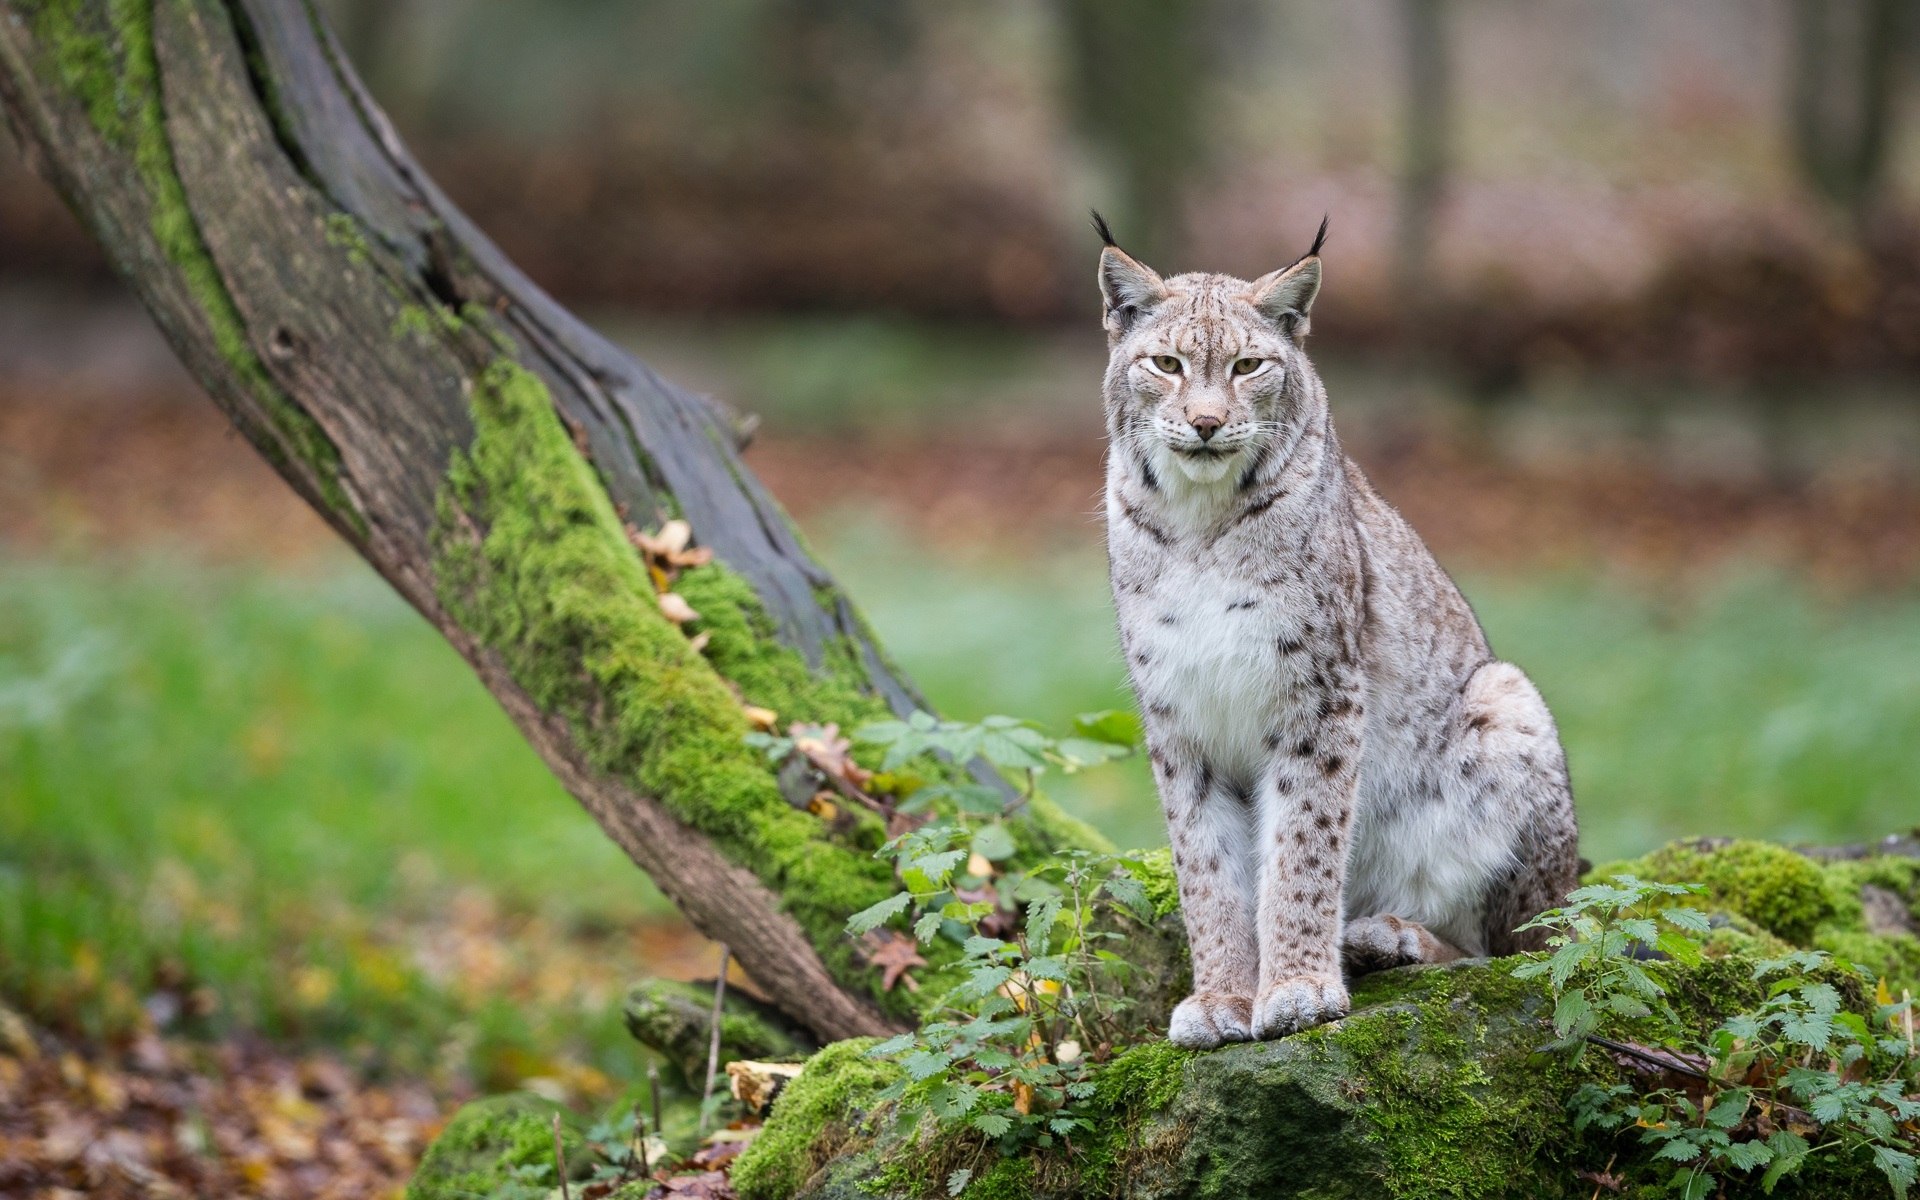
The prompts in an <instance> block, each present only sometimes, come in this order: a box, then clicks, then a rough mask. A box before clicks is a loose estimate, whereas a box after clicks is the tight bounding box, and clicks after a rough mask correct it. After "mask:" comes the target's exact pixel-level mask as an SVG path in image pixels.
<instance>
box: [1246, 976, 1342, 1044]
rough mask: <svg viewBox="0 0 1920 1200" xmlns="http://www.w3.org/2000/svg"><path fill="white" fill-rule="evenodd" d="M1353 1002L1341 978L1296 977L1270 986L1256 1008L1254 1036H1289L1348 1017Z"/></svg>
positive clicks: (1262, 994)
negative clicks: (1348, 996)
mask: <svg viewBox="0 0 1920 1200" xmlns="http://www.w3.org/2000/svg"><path fill="white" fill-rule="evenodd" d="M1352 1007H1353V1002H1352V1001H1351V1000H1349V999H1348V998H1347V985H1346V984H1344V983H1342V982H1341V981H1340V979H1339V978H1338V977H1334V978H1331V979H1329V978H1327V977H1326V976H1324V975H1294V976H1291V977H1290V978H1287V979H1282V980H1279V981H1277V982H1275V983H1272V984H1270V985H1268V987H1267V989H1266V990H1265V991H1263V992H1261V993H1260V999H1259V1000H1258V1001H1256V1002H1255V1004H1254V1006H1253V1035H1254V1036H1255V1037H1257V1038H1260V1039H1262V1040H1265V1039H1267V1038H1278V1037H1285V1036H1287V1035H1288V1034H1290V1033H1298V1032H1299V1031H1300V1030H1302V1029H1307V1028H1310V1027H1312V1026H1314V1025H1320V1024H1323V1023H1325V1022H1327V1021H1332V1020H1335V1019H1337V1018H1339V1017H1344V1016H1346V1015H1347V1011H1348V1010H1349V1009H1350V1008H1352Z"/></svg>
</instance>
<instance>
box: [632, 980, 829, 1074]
mask: <svg viewBox="0 0 1920 1200" xmlns="http://www.w3.org/2000/svg"><path fill="white" fill-rule="evenodd" d="M625 1014H626V1019H627V1031H628V1032H629V1033H631V1034H633V1036H634V1038H635V1039H636V1040H637V1041H639V1042H640V1044H641V1045H643V1046H647V1047H649V1048H651V1049H653V1050H655V1051H657V1052H658V1053H659V1054H660V1055H661V1057H662V1058H664V1059H665V1060H666V1062H667V1064H668V1066H669V1068H670V1069H671V1070H673V1071H674V1072H676V1073H677V1074H678V1076H679V1078H678V1079H677V1080H675V1081H674V1082H677V1083H679V1084H680V1085H682V1086H684V1087H686V1088H687V1089H688V1090H690V1091H698V1090H699V1089H700V1087H701V1085H702V1083H703V1082H704V1076H705V1071H706V1062H707V1054H708V1051H709V1049H710V1042H711V1039H712V1032H713V988H712V987H711V986H710V985H702V984H692V983H681V982H679V981H677V980H671V979H649V980H646V981H645V982H643V983H640V984H636V985H635V986H634V988H633V990H632V991H630V992H629V993H628V994H627V1003H626V1007H625ZM812 1049H813V1047H812V1044H811V1043H808V1042H805V1041H802V1040H801V1038H800V1037H799V1035H797V1034H796V1033H795V1032H794V1030H793V1029H792V1028H791V1027H790V1026H789V1025H788V1023H787V1022H786V1021H785V1020H784V1019H783V1018H781V1017H780V1016H779V1015H778V1014H777V1013H775V1012H774V1011H773V1010H771V1009H770V1008H768V1007H767V1006H765V1005H763V1004H761V1003H760V1002H759V1001H756V1000H753V999H752V998H750V997H748V996H745V995H743V994H742V993H741V992H740V990H739V989H738V988H729V989H728V990H727V994H726V998H725V1002H724V1008H723V1010H722V1013H721V1017H720V1061H721V1062H723V1063H727V1062H732V1061H734V1060H736V1059H742V1058H746V1059H754V1060H756V1061H760V1062H790V1061H795V1060H798V1059H801V1058H804V1057H805V1056H806V1055H807V1054H808V1053H809V1052H810V1051H811V1050H812Z"/></svg>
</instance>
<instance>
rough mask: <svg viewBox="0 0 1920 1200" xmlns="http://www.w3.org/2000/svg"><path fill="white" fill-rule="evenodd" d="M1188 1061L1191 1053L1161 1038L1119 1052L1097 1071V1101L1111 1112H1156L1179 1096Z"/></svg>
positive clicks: (1189, 1061)
mask: <svg viewBox="0 0 1920 1200" xmlns="http://www.w3.org/2000/svg"><path fill="white" fill-rule="evenodd" d="M1192 1061H1193V1051H1191V1050H1182V1049H1181V1048H1180V1047H1178V1046H1176V1045H1174V1044H1173V1043H1172V1042H1169V1041H1165V1040H1164V1039H1157V1040H1155V1041H1151V1042H1147V1043H1146V1044H1144V1045H1140V1046H1134V1047H1131V1048H1129V1049H1127V1050H1123V1051H1121V1052H1120V1053H1119V1054H1117V1055H1115V1056H1114V1058H1113V1061H1112V1062H1109V1063H1108V1064H1107V1065H1106V1066H1105V1067H1103V1068H1101V1071H1100V1075H1099V1085H1100V1090H1099V1092H1098V1094H1097V1098H1098V1100H1099V1102H1100V1104H1102V1105H1103V1106H1105V1107H1106V1108H1108V1109H1109V1110H1113V1111H1118V1110H1120V1109H1122V1108H1129V1107H1130V1108H1135V1109H1140V1110H1144V1111H1147V1112H1158V1111H1159V1110H1160V1109H1163V1108H1165V1107H1166V1106H1167V1105H1169V1104H1171V1103H1173V1098H1174V1097H1175V1096H1177V1095H1179V1094H1180V1085H1181V1084H1182V1082H1184V1081H1185V1079H1186V1071H1187V1064H1189V1063H1191V1062H1192Z"/></svg>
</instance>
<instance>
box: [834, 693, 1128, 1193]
mask: <svg viewBox="0 0 1920 1200" xmlns="http://www.w3.org/2000/svg"><path fill="white" fill-rule="evenodd" d="M853 736H854V739H855V741H857V742H859V743H861V744H864V745H866V746H868V747H872V748H874V749H876V750H878V751H880V753H881V761H880V762H879V764H878V769H877V771H876V772H875V773H874V775H873V778H874V779H875V780H877V781H881V782H884V783H885V784H886V785H887V786H888V787H890V788H892V789H893V790H894V792H895V795H896V796H897V800H896V804H895V812H896V814H897V818H898V819H897V822H896V823H897V824H898V825H902V826H904V828H903V829H902V831H901V832H899V833H897V834H896V835H895V836H894V837H893V838H892V839H891V840H889V841H888V842H887V843H886V845H885V846H884V847H883V848H882V849H881V850H880V851H879V853H880V855H881V856H882V857H884V858H886V859H888V860H890V861H891V862H892V864H893V868H894V875H895V877H896V878H897V879H898V880H899V882H900V890H899V891H898V892H896V893H895V894H893V895H892V896H889V897H888V898H887V899H885V900H882V901H881V902H879V903H878V904H875V905H873V906H872V907H870V908H868V909H866V910H864V911H862V912H859V913H856V914H854V916H853V917H852V918H851V919H849V920H848V922H847V931H848V933H849V934H851V935H853V936H854V937H856V938H860V939H862V941H863V942H864V943H866V944H868V945H872V943H873V940H874V939H876V938H883V937H891V938H897V939H900V940H902V941H905V940H907V938H908V936H909V935H907V934H905V933H902V932H900V929H901V927H904V928H906V929H910V930H911V935H910V936H911V939H912V942H913V943H915V944H917V945H919V946H930V945H932V944H933V943H936V942H938V941H941V940H945V941H946V942H949V943H951V944H952V945H953V946H955V947H957V949H958V956H957V961H956V962H955V963H954V965H953V966H952V967H951V968H950V972H949V973H950V975H951V976H952V977H956V978H958V980H959V982H958V983H956V984H954V985H953V986H952V987H951V988H950V989H949V990H948V991H947V992H946V993H945V994H944V995H942V996H940V997H939V998H938V999H937V1000H936V1001H934V1002H933V1003H932V1004H930V1005H927V1006H926V1008H925V1010H924V1011H925V1012H926V1014H927V1017H926V1020H925V1023H924V1024H922V1026H921V1027H920V1028H919V1029H918V1030H915V1031H913V1032H911V1033H904V1034H901V1035H899V1036H898V1037H894V1038H890V1039H888V1040H886V1041H884V1042H881V1043H879V1044H878V1045H876V1046H874V1047H873V1048H872V1049H871V1050H870V1051H869V1053H870V1054H871V1055H872V1056H873V1057H876V1058H889V1059H893V1060H895V1061H897V1062H899V1063H900V1065H901V1067H902V1068H903V1074H902V1077H901V1078H900V1080H899V1081H898V1082H896V1083H895V1084H894V1085H893V1086H892V1088H891V1089H889V1090H888V1091H887V1092H886V1093H885V1094H884V1098H886V1099H890V1100H893V1101H894V1102H895V1105H894V1112H895V1115H896V1120H898V1121H899V1122H900V1123H902V1124H903V1125H905V1126H909V1127H911V1126H916V1125H919V1124H921V1123H922V1122H928V1123H931V1124H932V1125H934V1126H935V1127H938V1128H940V1129H942V1130H943V1131H949V1132H951V1131H955V1130H959V1129H963V1128H964V1129H969V1130H971V1131H973V1132H974V1133H976V1134H977V1135H980V1136H982V1137H984V1138H985V1139H988V1140H990V1141H991V1142H993V1143H994V1144H995V1145H996V1146H997V1148H998V1149H999V1150H1000V1151H1001V1152H1002V1153H1016V1152H1018V1151H1020V1150H1022V1149H1024V1148H1027V1147H1041V1148H1045V1147H1050V1146H1054V1145H1056V1144H1060V1143H1063V1142H1065V1143H1067V1144H1068V1145H1071V1138H1072V1136H1073V1135H1074V1134H1075V1133H1076V1132H1078V1131H1080V1130H1083V1129H1085V1128H1086V1127H1087V1121H1086V1120H1085V1119H1084V1118H1083V1117H1081V1116H1079V1115H1077V1113H1076V1105H1077V1104H1078V1103H1079V1102H1081V1101H1085V1100H1087V1099H1089V1098H1091V1097H1092V1096H1093V1094H1094V1082H1093V1076H1094V1073H1095V1072H1096V1071H1097V1070H1098V1068H1099V1065H1100V1064H1101V1063H1103V1062H1105V1061H1106V1060H1107V1059H1108V1058H1110V1057H1111V1056H1112V1054H1113V1052H1114V1051H1115V1049H1116V1048H1117V1047H1119V1045H1120V1044H1121V1043H1122V1041H1123V1039H1124V1038H1125V1037H1126V1034H1127V1029H1128V1026H1127V1023H1126V1022H1125V1021H1124V1019H1123V1018H1124V1015H1125V1013H1126V1012H1127V1010H1128V1008H1129V1007H1130V1006H1131V1003H1132V1002H1131V1001H1130V1000H1129V999H1128V997H1127V995H1126V990H1127V989H1126V982H1127V976H1128V973H1129V971H1130V967H1129V964H1128V963H1127V962H1126V961H1124V960H1123V959H1122V958H1120V957H1119V956H1118V955H1116V954H1114V953H1113V952H1112V950H1110V949H1108V948H1107V946H1106V943H1107V942H1109V941H1110V940H1117V939H1119V938H1120V937H1121V936H1122V934H1121V933H1120V932H1119V931H1118V929H1119V925H1120V923H1121V922H1127V921H1150V920H1152V917H1153V905H1152V903H1151V902H1150V900H1149V898H1148V895H1147V892H1146V889H1145V887H1144V886H1143V885H1142V883H1141V875H1142V873H1143V872H1144V870H1145V868H1144V866H1143V864H1142V863H1141V862H1140V861H1139V860H1137V859H1134V858H1130V857H1128V856H1125V855H1103V854H1091V853H1087V852H1084V851H1075V852H1070V853H1067V854H1064V855H1061V856H1059V857H1057V858H1055V859H1052V860H1050V861H1048V862H1046V863H1044V864H1042V865H1039V866H1033V867H1026V868H1022V867H1019V866H1017V865H1015V862H1014V860H1015V859H1016V857H1017V854H1018V845H1017V842H1016V839H1015V836H1014V833H1013V832H1012V830H1011V828H1010V827H1009V825H1008V823H1007V820H1008V818H1009V817H1010V816H1012V815H1013V814H1014V813H1015V812H1017V811H1018V810H1019V809H1020V808H1021V807H1022V806H1024V805H1025V804H1026V802H1027V801H1028V800H1029V799H1031V798H1032V796H1033V792H1034V788H1035V786H1036V783H1037V781H1038V779H1039V777H1040V775H1041V774H1042V773H1044V772H1045V771H1047V770H1051V769H1059V770H1062V771H1066V772H1073V771H1080V770H1085V769H1087V768H1089V767H1094V766H1098V765H1100V764H1102V763H1107V762H1111V761H1113V760H1114V759H1116V758H1121V757H1124V756H1126V755H1127V754H1130V753H1132V751H1133V749H1134V747H1135V746H1136V745H1137V744H1138V741H1139V737H1140V725H1139V721H1138V719H1137V718H1135V717H1134V716H1132V715H1131V714H1128V713H1121V712H1103V713H1089V714H1086V715H1084V716H1082V717H1080V718H1079V719H1077V720H1076V721H1075V723H1074V731H1073V733H1072V734H1071V735H1070V736H1068V737H1064V738H1057V739H1056V738H1052V737H1049V736H1048V735H1047V734H1045V733H1044V732H1042V731H1041V730H1039V729H1037V728H1035V727H1034V726H1033V725H1031V724H1029V723H1027V722H1024V721H1019V720H1016V719H1014V718H1011V717H988V718H986V719H985V720H983V721H980V722H977V723H968V722H959V721H939V720H935V719H934V718H932V717H930V716H928V715H926V714H924V713H915V714H914V715H913V716H912V717H910V718H909V719H907V720H905V721H883V722H878V723H875V724H872V725H867V726H865V727H863V728H861V729H858V730H856V731H854V735H853ZM976 759H982V760H985V761H986V762H988V763H991V764H992V765H993V766H995V767H998V768H999V769H1001V770H1002V771H1005V772H1007V773H1008V774H1009V775H1011V776H1012V777H1013V778H1014V779H1015V780H1016V782H1017V783H1018V785H1019V788H1018V792H1017V795H1016V796H1015V797H1014V798H1013V799H1012V800H1008V799H1007V798H1006V796H1005V793H1004V792H1003V791H1001V790H1000V789H998V788H994V787H991V786H988V785H986V784H982V783H979V782H976V781H974V780H973V779H971V778H970V777H967V776H965V775H963V774H961V773H960V772H958V771H957V770H955V769H954V768H953V764H955V763H966V762H971V761H974V760H976ZM903 781H905V782H904V783H903ZM947 957H952V955H951V952H950V953H949V955H948V956H947ZM876 961H878V960H877V959H876ZM893 961H894V962H896V963H897V962H899V961H901V960H900V959H899V958H898V956H897V955H896V956H895V957H894V958H893ZM969 1178H970V1173H969V1172H968V1171H966V1170H960V1171H956V1172H954V1174H953V1176H952V1177H951V1178H950V1179H949V1180H948V1186H949V1189H950V1190H951V1191H953V1192H955V1193H958V1192H959V1191H960V1190H961V1189H962V1188H964V1187H965V1186H966V1183H967V1180H968V1179H969Z"/></svg>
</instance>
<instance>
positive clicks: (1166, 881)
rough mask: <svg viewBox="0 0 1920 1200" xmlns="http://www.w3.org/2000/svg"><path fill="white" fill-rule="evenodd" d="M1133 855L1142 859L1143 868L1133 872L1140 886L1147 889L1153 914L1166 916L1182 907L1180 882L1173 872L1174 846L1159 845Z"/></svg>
mask: <svg viewBox="0 0 1920 1200" xmlns="http://www.w3.org/2000/svg"><path fill="white" fill-rule="evenodd" d="M1133 857H1135V858H1137V859H1139V860H1140V866H1141V868H1142V869H1139V870H1136V871H1134V872H1133V875H1134V877H1135V878H1136V879H1138V880H1139V881H1140V886H1141V887H1143V888H1145V889H1146V890H1147V899H1148V900H1149V901H1151V902H1152V904H1153V915H1154V916H1156V917H1164V916H1166V915H1167V914H1168V913H1170V912H1173V911H1174V910H1175V909H1177V908H1179V907H1180V884H1179V882H1178V881H1177V880H1176V879H1175V878H1174V874H1173V848H1172V847H1171V846H1159V847H1156V848H1154V849H1152V850H1142V851H1138V852H1136V853H1135V854H1134V855H1133Z"/></svg>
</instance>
